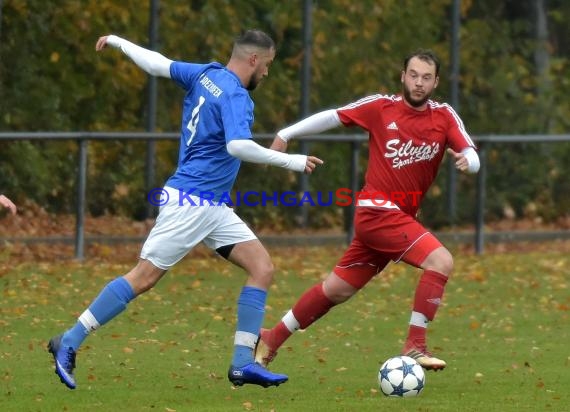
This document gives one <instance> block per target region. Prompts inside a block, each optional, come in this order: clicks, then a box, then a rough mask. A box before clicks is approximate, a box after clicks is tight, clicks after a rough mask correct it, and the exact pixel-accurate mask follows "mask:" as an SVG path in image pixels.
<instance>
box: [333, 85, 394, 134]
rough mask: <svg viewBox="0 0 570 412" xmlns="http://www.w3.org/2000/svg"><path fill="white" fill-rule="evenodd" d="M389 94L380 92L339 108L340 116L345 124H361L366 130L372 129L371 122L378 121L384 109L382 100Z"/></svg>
mask: <svg viewBox="0 0 570 412" xmlns="http://www.w3.org/2000/svg"><path fill="white" fill-rule="evenodd" d="M386 98H390V97H387V96H382V95H379V94H376V95H372V96H368V97H364V98H362V99H360V100H357V101H356V102H354V103H350V104H348V105H346V106H344V107H341V108H340V109H337V113H338V117H339V119H340V121H341V122H342V124H343V125H344V126H347V127H349V126H360V127H362V128H363V129H365V130H370V129H371V126H372V125H371V122H375V121H376V122H377V121H378V118H379V116H381V111H382V101H383V100H384V99H386Z"/></svg>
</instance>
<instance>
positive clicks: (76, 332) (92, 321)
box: [62, 277, 135, 351]
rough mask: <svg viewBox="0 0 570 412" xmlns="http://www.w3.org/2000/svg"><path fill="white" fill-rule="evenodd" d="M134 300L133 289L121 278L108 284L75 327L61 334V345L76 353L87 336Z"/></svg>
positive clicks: (80, 317)
mask: <svg viewBox="0 0 570 412" xmlns="http://www.w3.org/2000/svg"><path fill="white" fill-rule="evenodd" d="M134 298H135V292H134V291H133V288H132V287H131V285H130V284H129V282H127V281H126V280H125V278H123V277H118V278H116V279H115V280H112V281H111V282H109V283H108V284H107V285H106V286H105V287H104V288H103V290H102V291H101V293H99V296H97V298H95V300H94V301H93V303H91V305H90V306H89V308H88V309H87V310H86V311H85V312H83V313H82V314H81V316H79V319H78V321H77V323H76V324H75V326H73V327H72V328H71V329H69V330H67V331H66V332H65V333H64V334H63V338H62V345H63V346H64V347H72V348H73V349H74V350H76V351H77V349H78V348H79V346H80V345H81V343H83V341H84V340H85V338H86V337H87V335H88V334H89V333H90V332H91V331H94V330H96V329H98V328H99V327H100V326H103V325H104V324H105V323H107V322H109V321H110V320H111V319H113V318H114V317H115V316H117V315H118V314H119V313H121V312H122V311H123V310H125V309H126V307H127V303H129V302H130V301H131V300H133V299H134Z"/></svg>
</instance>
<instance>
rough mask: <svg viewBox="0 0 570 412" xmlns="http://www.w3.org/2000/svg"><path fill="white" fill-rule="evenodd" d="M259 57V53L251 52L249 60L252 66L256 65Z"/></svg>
mask: <svg viewBox="0 0 570 412" xmlns="http://www.w3.org/2000/svg"><path fill="white" fill-rule="evenodd" d="M257 57H258V56H257V53H251V54H250V55H249V59H248V61H249V64H250V66H255V64H256V63H257Z"/></svg>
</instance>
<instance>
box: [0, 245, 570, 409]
mask: <svg viewBox="0 0 570 412" xmlns="http://www.w3.org/2000/svg"><path fill="white" fill-rule="evenodd" d="M271 252H272V254H273V256H274V260H275V263H276V266H277V267H278V271H277V274H276V279H275V282H274V286H273V287H272V290H271V293H270V295H269V299H268V308H267V314H266V322H265V324H266V325H271V324H273V323H274V322H275V321H277V320H278V319H280V317H281V315H282V314H283V313H284V312H285V310H287V309H288V308H289V307H290V306H291V304H292V303H293V302H294V300H296V298H297V297H298V296H299V294H300V293H301V292H302V291H304V290H305V289H306V288H307V287H309V286H310V285H312V284H313V283H314V282H316V281H317V280H318V279H319V278H321V277H322V276H323V275H325V274H326V273H327V272H328V270H329V269H330V268H331V267H332V265H333V264H334V263H335V261H336V258H337V257H338V256H340V253H341V252H342V249H341V248H333V247H328V248H316V247H315V248H304V249H287V248H282V249H276V250H272V251H271ZM4 259H7V258H6V257H4ZM569 260H570V257H568V255H567V254H565V253H561V252H560V253H557V252H555V251H552V252H549V253H546V254H545V253H526V254H501V255H498V254H497V255H486V256H483V257H476V256H465V255H463V256H462V255H460V254H459V253H457V254H456V273H455V275H454V276H453V278H452V280H451V281H450V282H449V284H448V287H447V290H446V296H445V299H444V305H443V306H442V308H441V310H440V312H439V313H438V317H437V319H436V321H435V322H433V323H432V324H431V325H430V332H429V338H430V345H431V349H432V350H433V351H434V352H435V353H437V354H438V355H439V356H441V357H442V358H443V359H446V360H447V361H448V364H449V366H448V368H447V369H446V370H445V371H443V372H438V373H433V372H428V373H427V374H426V376H427V382H426V388H425V390H424V392H423V393H422V394H421V396H419V397H418V398H411V399H391V398H385V397H383V396H382V395H381V394H380V393H379V390H378V387H377V382H376V374H377V370H378V367H379V364H380V363H382V362H383V361H384V360H385V359H386V358H388V357H390V356H392V355H394V354H396V353H398V351H399V350H400V347H401V345H402V342H403V339H404V337H405V333H406V330H407V322H408V317H409V307H410V304H411V299H412V294H413V289H414V287H415V283H416V281H417V277H418V274H419V273H418V271H417V270H414V269H412V268H409V267H407V266H406V265H392V266H391V267H389V268H388V269H387V270H386V271H385V273H384V275H383V276H382V277H380V278H377V279H374V280H373V281H372V282H371V283H370V284H369V285H368V286H367V287H366V288H365V289H364V290H363V291H361V292H360V293H359V294H358V295H356V296H355V297H354V298H353V299H352V300H350V301H349V302H347V303H345V304H344V305H341V306H339V307H337V308H334V309H333V310H332V311H331V312H330V313H329V314H328V315H327V316H326V317H325V318H323V319H321V320H320V321H319V322H317V323H316V324H314V325H313V326H312V327H311V328H309V329H308V330H306V331H304V332H299V333H297V334H296V335H294V336H293V337H292V338H291V339H290V340H289V341H287V342H286V344H285V346H284V347H283V348H282V349H281V351H280V354H279V356H278V357H277V359H276V361H275V362H274V363H273V364H272V369H273V370H275V371H278V372H283V373H287V374H288V375H289V378H290V380H289V382H287V383H286V384H284V385H282V386H280V387H278V388H268V389H263V388H260V387H249V386H245V387H242V388H237V389H235V388H232V386H231V385H230V384H229V382H228V381H227V378H226V371H227V367H228V363H229V360H230V357H231V350H232V343H233V332H234V325H235V318H234V316H235V307H236V304H235V302H236V299H237V295H238V293H239V290H240V288H241V286H242V284H243V281H244V278H245V276H244V274H243V273H242V272H241V271H240V270H239V269H237V268H235V267H233V266H231V265H230V264H227V263H226V262H223V261H221V259H217V258H215V257H207V256H206V257H204V256H195V257H188V258H186V259H185V260H184V261H183V262H181V263H180V264H178V265H177V266H176V267H175V268H174V269H173V270H172V271H171V272H170V273H169V274H168V275H167V276H166V277H165V278H164V279H163V280H162V281H161V282H160V283H159V285H158V286H157V287H156V288H155V289H154V290H152V291H150V292H149V293H147V294H146V295H143V296H141V297H139V298H138V299H137V300H135V301H133V302H132V303H131V304H130V305H129V308H128V310H127V311H126V312H125V313H123V314H122V315H121V316H120V317H118V318H116V319H115V320H114V321H113V322H111V323H109V324H108V325H105V326H104V327H103V328H102V329H100V330H99V331H97V332H96V333H95V334H93V335H92V336H90V337H89V338H88V339H87V341H86V342H85V344H84V346H83V347H82V349H81V351H80V353H79V354H78V358H77V362H78V368H77V370H76V377H77V380H78V388H77V389H76V390H75V391H71V390H68V389H66V388H65V387H64V386H63V385H62V384H60V383H59V379H58V378H57V377H56V375H55V374H54V373H53V366H52V361H51V358H50V356H49V355H48V353H47V351H46V349H45V347H46V344H47V340H48V339H49V338H50V337H51V336H52V335H55V334H57V333H59V332H61V331H63V330H64V329H65V328H67V327H69V326H70V325H72V324H73V323H74V321H75V318H76V317H77V316H78V315H79V314H80V313H81V312H82V311H83V309H84V308H85V307H86V306H87V305H88V304H89V303H90V301H91V300H92V298H93V297H94V296H95V294H96V293H98V291H99V290H100V289H101V288H102V287H103V286H104V284H105V283H106V282H107V281H109V280H111V279H113V278H114V277H115V276H117V275H119V274H122V273H124V272H125V271H127V270H128V269H129V268H130V267H129V265H113V264H107V263H101V262H86V263H84V264H79V263H73V262H64V263H35V264H34V263H28V264H21V265H17V266H15V267H12V268H11V269H10V270H9V271H4V272H5V273H4V274H3V275H2V276H1V277H0V281H1V283H2V299H1V301H0V330H1V331H2V333H1V334H0V361H1V363H0V372H1V376H0V388H1V391H0V410H1V411H42V412H43V411H121V412H127V411H247V410H252V411H312V412H316V411H379V410H385V411H418V412H432V411H433V412H436V411H437V412H440V411H454V412H456V411H462V412H464V411H474V412H475V411H477V412H478V411H484V412H491V411H501V412H505V411H569V410H570V396H569V395H568V382H570V346H569V344H568V341H569V339H570V332H569V330H570V319H569V317H570V316H569V314H570V311H569V307H570V293H569V282H570V269H569V267H570V262H569ZM7 264H8V261H3V262H2V261H0V265H4V266H6V265H7Z"/></svg>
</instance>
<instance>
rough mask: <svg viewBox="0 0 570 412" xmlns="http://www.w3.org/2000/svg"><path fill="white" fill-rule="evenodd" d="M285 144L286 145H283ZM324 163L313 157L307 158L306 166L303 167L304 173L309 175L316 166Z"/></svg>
mask: <svg viewBox="0 0 570 412" xmlns="http://www.w3.org/2000/svg"><path fill="white" fill-rule="evenodd" d="M285 144H287V143H285ZM323 163H324V162H323V161H322V160H321V159H319V158H318V157H315V156H307V164H306V165H305V173H306V174H308V175H310V174H311V173H313V170H315V168H316V167H317V165H322V164H323Z"/></svg>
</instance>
